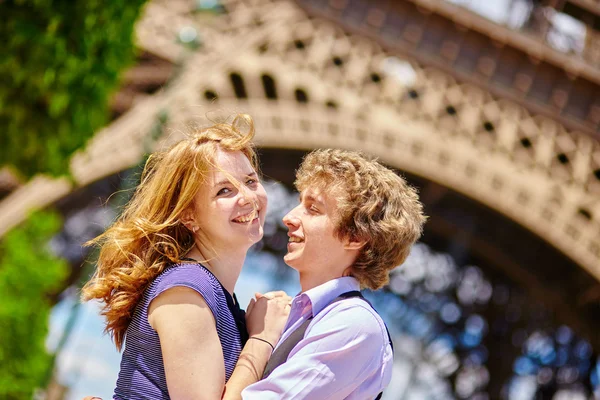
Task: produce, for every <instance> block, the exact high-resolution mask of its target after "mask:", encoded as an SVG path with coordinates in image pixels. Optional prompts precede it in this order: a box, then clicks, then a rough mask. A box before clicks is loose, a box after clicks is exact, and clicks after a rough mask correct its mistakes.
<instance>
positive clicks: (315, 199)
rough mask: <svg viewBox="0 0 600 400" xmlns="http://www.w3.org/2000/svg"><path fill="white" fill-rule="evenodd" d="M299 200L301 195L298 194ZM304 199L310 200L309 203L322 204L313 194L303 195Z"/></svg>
mask: <svg viewBox="0 0 600 400" xmlns="http://www.w3.org/2000/svg"><path fill="white" fill-rule="evenodd" d="M300 200H302V195H300ZM304 200H306V201H310V202H311V203H317V204H320V205H323V202H322V201H321V200H319V199H317V198H316V197H315V196H313V195H311V194H307V195H304Z"/></svg>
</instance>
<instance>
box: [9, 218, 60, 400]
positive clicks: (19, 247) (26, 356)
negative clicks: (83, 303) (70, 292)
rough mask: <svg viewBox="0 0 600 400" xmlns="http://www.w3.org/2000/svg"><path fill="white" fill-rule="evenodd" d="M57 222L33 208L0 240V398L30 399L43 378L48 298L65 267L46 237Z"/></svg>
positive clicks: (47, 358)
mask: <svg viewBox="0 0 600 400" xmlns="http://www.w3.org/2000/svg"><path fill="white" fill-rule="evenodd" d="M61 225H62V221H61V218H60V217H59V216H58V215H57V214H56V213H51V212H38V213H36V214H33V215H32V216H31V217H30V218H29V219H28V220H27V221H26V222H25V223H24V224H23V225H21V226H19V227H17V228H15V229H13V230H12V231H10V232H9V233H8V234H7V235H6V236H5V237H4V239H3V240H2V242H0V326H1V327H2V329H0V398H1V399H31V397H32V393H33V391H34V389H35V388H36V387H43V386H45V384H46V380H47V379H48V377H49V376H48V375H49V372H50V371H51V368H52V362H53V360H52V356H51V355H49V354H48V353H47V352H46V349H45V339H46V336H47V334H48V317H49V314H50V309H51V306H52V304H51V300H50V297H49V296H50V295H51V294H55V293H56V292H57V291H58V290H60V289H61V288H62V287H63V285H64V281H65V279H66V277H67V274H68V271H69V266H68V264H67V262H66V261H65V260H64V259H61V258H58V257H56V256H54V255H53V254H52V253H51V252H50V250H49V249H48V241H49V239H50V238H51V237H52V235H54V234H55V233H56V232H57V231H58V230H59V229H60V227H61Z"/></svg>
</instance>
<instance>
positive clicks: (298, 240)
mask: <svg viewBox="0 0 600 400" xmlns="http://www.w3.org/2000/svg"><path fill="white" fill-rule="evenodd" d="M303 242H304V238H300V237H298V236H290V238H289V239H288V243H303Z"/></svg>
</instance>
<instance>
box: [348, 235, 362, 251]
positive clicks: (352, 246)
mask: <svg viewBox="0 0 600 400" xmlns="http://www.w3.org/2000/svg"><path fill="white" fill-rule="evenodd" d="M366 244H367V241H366V240H359V239H358V238H348V239H345V240H344V249H346V250H360V249H362V248H363V247H365V245H366Z"/></svg>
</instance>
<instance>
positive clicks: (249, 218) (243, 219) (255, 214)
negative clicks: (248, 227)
mask: <svg viewBox="0 0 600 400" xmlns="http://www.w3.org/2000/svg"><path fill="white" fill-rule="evenodd" d="M256 218H258V211H252V212H251V213H249V214H246V215H241V216H239V217H237V218H234V219H232V221H233V222H237V223H238V224H247V223H248V222H251V221H253V220H255V219H256Z"/></svg>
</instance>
